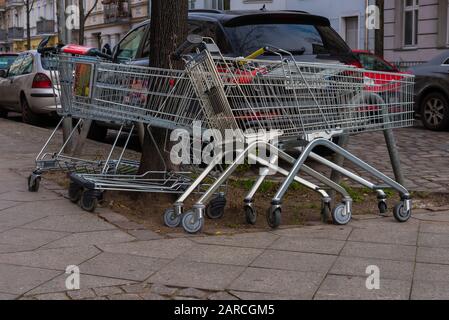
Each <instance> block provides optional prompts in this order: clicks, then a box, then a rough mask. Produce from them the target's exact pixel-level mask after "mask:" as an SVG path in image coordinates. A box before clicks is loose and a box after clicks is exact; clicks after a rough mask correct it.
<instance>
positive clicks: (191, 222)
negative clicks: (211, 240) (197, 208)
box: [181, 210, 204, 234]
mask: <svg viewBox="0 0 449 320" xmlns="http://www.w3.org/2000/svg"><path fill="white" fill-rule="evenodd" d="M181 223H182V227H183V228H184V230H185V232H187V233H191V234H194V233H198V232H200V231H201V229H203V226H204V219H202V218H201V219H199V218H198V217H197V215H196V213H195V212H194V211H193V210H189V211H187V212H186V213H185V214H184V215H183V217H182V222H181Z"/></svg>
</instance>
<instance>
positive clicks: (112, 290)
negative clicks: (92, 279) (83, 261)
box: [93, 287, 123, 297]
mask: <svg viewBox="0 0 449 320" xmlns="http://www.w3.org/2000/svg"><path fill="white" fill-rule="evenodd" d="M93 290H94V291H95V294H96V295H97V296H100V297H103V296H110V295H113V294H119V293H123V290H122V289H121V288H120V287H100V288H94V289H93Z"/></svg>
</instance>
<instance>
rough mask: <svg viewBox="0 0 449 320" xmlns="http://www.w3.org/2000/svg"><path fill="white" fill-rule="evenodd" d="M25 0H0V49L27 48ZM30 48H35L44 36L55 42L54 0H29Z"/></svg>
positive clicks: (2, 50)
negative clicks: (30, 5) (50, 37)
mask: <svg viewBox="0 0 449 320" xmlns="http://www.w3.org/2000/svg"><path fill="white" fill-rule="evenodd" d="M25 1H26V0H0V51H1V52H5V51H15V52H20V51H23V50H27V38H26V37H27V35H26V19H27V14H26V5H25V3H26V2H25ZM31 3H32V7H31V8H32V9H31V11H30V31H31V32H30V34H31V49H35V48H37V46H38V44H39V42H40V41H41V40H42V38H43V37H45V36H52V39H51V43H50V44H53V43H57V41H58V39H57V24H56V2H55V0H34V1H32V0H30V4H31Z"/></svg>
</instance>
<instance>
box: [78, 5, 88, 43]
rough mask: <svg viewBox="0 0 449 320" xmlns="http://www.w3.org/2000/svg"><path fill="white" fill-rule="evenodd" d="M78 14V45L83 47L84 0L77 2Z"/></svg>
mask: <svg viewBox="0 0 449 320" xmlns="http://www.w3.org/2000/svg"><path fill="white" fill-rule="evenodd" d="M78 7H79V14H80V28H79V30H78V44H79V45H84V24H85V23H86V17H85V16H84V11H85V9H84V0H79V1H78Z"/></svg>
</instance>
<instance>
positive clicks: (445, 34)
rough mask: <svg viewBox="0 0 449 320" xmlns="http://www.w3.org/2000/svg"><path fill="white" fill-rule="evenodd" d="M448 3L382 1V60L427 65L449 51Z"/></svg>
mask: <svg viewBox="0 0 449 320" xmlns="http://www.w3.org/2000/svg"><path fill="white" fill-rule="evenodd" d="M448 16H449V0H387V1H385V41H384V49H385V57H386V58H387V59H388V60H391V61H428V60H429V59H431V58H432V57H434V56H436V55H438V54H439V53H440V52H442V51H443V50H448V49H449V19H448Z"/></svg>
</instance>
